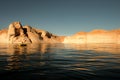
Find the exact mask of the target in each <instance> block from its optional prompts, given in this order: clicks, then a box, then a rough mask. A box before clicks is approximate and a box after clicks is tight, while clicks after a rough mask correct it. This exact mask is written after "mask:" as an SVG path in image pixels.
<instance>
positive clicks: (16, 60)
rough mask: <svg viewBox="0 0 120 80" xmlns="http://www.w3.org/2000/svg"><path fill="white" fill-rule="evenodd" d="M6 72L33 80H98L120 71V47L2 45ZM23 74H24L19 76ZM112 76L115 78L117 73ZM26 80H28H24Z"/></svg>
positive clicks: (2, 65) (0, 51)
mask: <svg viewBox="0 0 120 80" xmlns="http://www.w3.org/2000/svg"><path fill="white" fill-rule="evenodd" d="M2 70H6V71H17V74H21V75H22V76H27V77H28V78H29V77H30V79H31V78H32V79H33V80H34V79H37V77H39V78H41V77H42V78H44V80H49V79H51V78H52V79H56V78H57V79H58V78H61V79H64V78H66V80H75V78H76V79H77V80H89V78H92V79H91V80H98V79H96V78H98V77H99V76H103V75H102V74H103V72H104V73H108V72H110V71H113V70H116V71H120V45H119V44H29V45H27V46H22V47H21V46H18V45H5V44H0V73H2ZM21 71H23V73H19V72H21ZM111 74H112V75H113V74H114V75H115V74H116V73H115V72H113V73H111ZM111 74H110V75H111ZM11 75H12V76H14V75H15V74H11ZM66 75H67V76H66ZM5 76H6V75H5ZM7 76H10V75H7ZM33 76H35V77H36V78H35V77H34V78H33ZM68 76H69V77H68ZM93 76H94V77H93ZM96 76H98V77H96ZM107 76H109V74H107ZM17 77H18V78H20V77H21V76H19V75H18V76H17ZM46 77H49V79H46ZM80 78H81V79H80ZM93 78H94V79H93ZM107 78H109V77H107ZM9 79H11V76H10V78H9ZM23 79H25V78H24V77H23V78H22V80H23ZM25 80H26V79H25ZM28 80H29V79H28ZM99 80H103V79H102V78H100V79H99Z"/></svg>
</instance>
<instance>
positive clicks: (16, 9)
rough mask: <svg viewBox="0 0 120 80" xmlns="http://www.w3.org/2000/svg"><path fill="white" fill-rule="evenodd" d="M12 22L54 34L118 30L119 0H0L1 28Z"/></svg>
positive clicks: (119, 17) (119, 22)
mask: <svg viewBox="0 0 120 80" xmlns="http://www.w3.org/2000/svg"><path fill="white" fill-rule="evenodd" d="M14 21H20V22H21V23H22V25H23V26H24V25H30V26H32V27H35V28H38V29H43V30H46V31H49V32H51V33H53V34H56V35H72V34H75V33H76V32H80V31H85V32H89V31H91V30H94V29H105V30H111V29H120V0H0V29H3V28H7V27H8V26H9V24H10V23H12V22H14Z"/></svg>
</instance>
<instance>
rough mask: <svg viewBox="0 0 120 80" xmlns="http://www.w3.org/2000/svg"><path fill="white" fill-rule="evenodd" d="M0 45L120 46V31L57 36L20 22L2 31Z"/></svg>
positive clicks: (99, 31)
mask: <svg viewBox="0 0 120 80" xmlns="http://www.w3.org/2000/svg"><path fill="white" fill-rule="evenodd" d="M0 43H12V44H13V43H25V44H28V43H79V44H87V43H118V44H120V29H118V30H110V31H107V30H100V29H98V30H93V31H91V32H78V33H76V34H74V35H72V36H57V35H54V34H52V33H50V32H48V31H45V30H41V29H36V28H33V27H31V26H28V25H26V26H22V24H21V23H20V22H13V23H11V24H10V25H9V28H8V29H3V30H0Z"/></svg>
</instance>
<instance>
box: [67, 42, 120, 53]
mask: <svg viewBox="0 0 120 80" xmlns="http://www.w3.org/2000/svg"><path fill="white" fill-rule="evenodd" d="M65 48H67V49H74V50H93V51H96V53H101V52H108V53H112V54H119V53H120V44H65Z"/></svg>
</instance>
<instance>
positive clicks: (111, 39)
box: [63, 29, 120, 44]
mask: <svg viewBox="0 0 120 80" xmlns="http://www.w3.org/2000/svg"><path fill="white" fill-rule="evenodd" d="M63 43H80V44H85V43H120V29H118V30H110V31H106V30H93V31H91V32H78V33H76V34H74V35H72V36H68V37H66V38H65V39H64V42H63Z"/></svg>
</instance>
